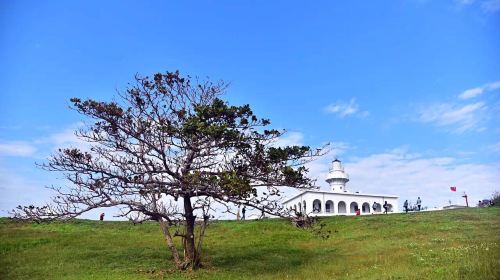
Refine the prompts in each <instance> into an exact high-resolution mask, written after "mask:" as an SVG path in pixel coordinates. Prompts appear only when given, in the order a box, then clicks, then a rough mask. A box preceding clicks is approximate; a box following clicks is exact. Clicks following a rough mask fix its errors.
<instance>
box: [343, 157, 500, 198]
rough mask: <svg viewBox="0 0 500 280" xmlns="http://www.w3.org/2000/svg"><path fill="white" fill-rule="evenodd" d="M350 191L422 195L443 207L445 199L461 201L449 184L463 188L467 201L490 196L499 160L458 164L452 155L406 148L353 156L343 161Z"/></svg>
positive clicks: (499, 169) (498, 173)
mask: <svg viewBox="0 0 500 280" xmlns="http://www.w3.org/2000/svg"><path fill="white" fill-rule="evenodd" d="M346 171H347V172H348V173H350V177H351V182H350V183H349V184H350V190H358V189H359V190H361V191H363V192H372V193H394V194H397V195H400V197H401V201H400V202H402V201H404V199H412V200H415V199H416V197H417V196H421V197H422V198H423V200H424V202H425V203H424V204H426V205H429V206H443V205H445V204H446V203H447V201H448V200H452V201H454V202H460V203H462V204H463V200H462V198H461V197H459V196H458V195H457V194H453V193H450V191H449V187H450V186H457V187H458V190H459V191H460V192H462V191H465V192H467V194H468V195H469V198H470V201H478V200H479V199H483V198H487V197H489V196H490V195H491V194H492V193H493V192H494V191H495V188H496V187H497V182H498V181H499V180H500V165H499V164H498V163H494V164H489V165H484V164H476V163H461V161H460V160H459V159H457V158H454V157H424V156H422V155H419V154H415V153H409V152H408V151H407V150H405V149H401V150H399V149H395V150H392V151H389V152H385V153H380V154H373V155H370V156H367V157H362V158H355V159H354V160H352V161H350V162H349V163H346Z"/></svg>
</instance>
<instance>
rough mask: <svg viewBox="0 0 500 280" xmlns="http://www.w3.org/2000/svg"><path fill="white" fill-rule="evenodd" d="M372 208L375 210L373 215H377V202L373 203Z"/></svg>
mask: <svg viewBox="0 0 500 280" xmlns="http://www.w3.org/2000/svg"><path fill="white" fill-rule="evenodd" d="M372 208H373V213H375V211H376V210H377V203H376V202H373V205H372ZM373 213H372V214H373Z"/></svg>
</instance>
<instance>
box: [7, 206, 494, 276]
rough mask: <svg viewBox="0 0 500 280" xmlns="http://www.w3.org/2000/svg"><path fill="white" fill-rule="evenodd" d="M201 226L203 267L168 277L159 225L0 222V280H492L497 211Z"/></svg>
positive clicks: (229, 222) (489, 209)
mask: <svg viewBox="0 0 500 280" xmlns="http://www.w3.org/2000/svg"><path fill="white" fill-rule="evenodd" d="M323 221H324V222H325V223H326V224H327V228H328V229H330V230H332V231H333V234H332V236H331V237H330V238H329V239H328V240H323V239H321V238H318V237H317V236H315V235H314V234H312V233H311V232H308V231H304V230H300V229H297V228H294V227H293V226H291V225H290V224H288V223H287V222H286V221H283V220H262V221H245V222H237V221H219V222H214V223H212V224H211V225H210V227H209V229H208V232H207V237H206V243H205V247H204V253H205V258H204V262H205V264H206V268H205V269H202V270H199V271H195V272H175V271H174V270H173V268H172V266H171V264H170V262H169V260H170V254H169V252H168V250H167V249H166V246H165V243H164V241H163V239H162V234H161V232H160V229H159V227H158V226H157V225H156V224H155V223H147V224H143V225H137V226H134V225H132V224H130V223H127V222H103V223H102V222H97V221H87V220H75V221H73V222H69V223H51V224H33V223H20V222H12V221H8V220H6V219H1V220H0V279H500V208H486V209H460V210H448V211H439V212H425V213H423V212H422V213H415V214H393V215H374V216H361V217H331V218H325V219H324V220H323Z"/></svg>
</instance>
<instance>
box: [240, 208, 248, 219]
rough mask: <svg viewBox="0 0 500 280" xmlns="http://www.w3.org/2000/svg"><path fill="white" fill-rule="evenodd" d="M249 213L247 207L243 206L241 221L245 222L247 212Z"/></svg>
mask: <svg viewBox="0 0 500 280" xmlns="http://www.w3.org/2000/svg"><path fill="white" fill-rule="evenodd" d="M246 211H247V209H246V207H245V206H243V209H241V220H242V221H243V220H245V212H246Z"/></svg>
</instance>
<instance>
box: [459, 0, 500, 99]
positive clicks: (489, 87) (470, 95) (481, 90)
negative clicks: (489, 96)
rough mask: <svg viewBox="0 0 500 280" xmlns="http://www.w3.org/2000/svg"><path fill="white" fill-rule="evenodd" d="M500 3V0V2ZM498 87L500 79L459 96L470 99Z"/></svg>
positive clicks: (499, 86)
mask: <svg viewBox="0 0 500 280" xmlns="http://www.w3.org/2000/svg"><path fill="white" fill-rule="evenodd" d="M499 5H500V2H499ZM499 8H500V7H499ZM498 88H500V81H496V82H492V83H487V84H485V85H482V86H480V87H475V88H471V89H468V90H465V91H464V92H462V93H461V94H460V95H459V96H458V98H460V99H470V98H474V97H477V96H479V95H481V94H483V93H485V92H488V91H493V90H496V89H498Z"/></svg>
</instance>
